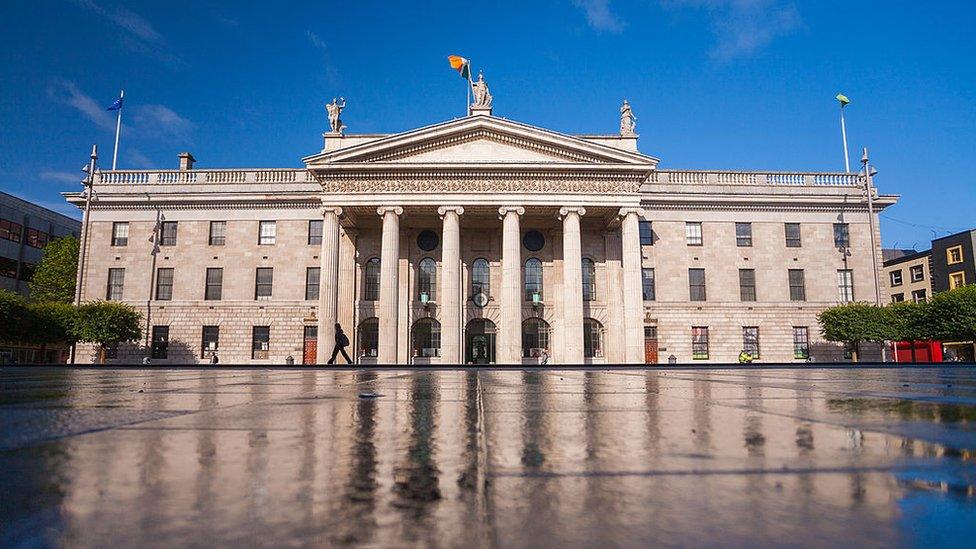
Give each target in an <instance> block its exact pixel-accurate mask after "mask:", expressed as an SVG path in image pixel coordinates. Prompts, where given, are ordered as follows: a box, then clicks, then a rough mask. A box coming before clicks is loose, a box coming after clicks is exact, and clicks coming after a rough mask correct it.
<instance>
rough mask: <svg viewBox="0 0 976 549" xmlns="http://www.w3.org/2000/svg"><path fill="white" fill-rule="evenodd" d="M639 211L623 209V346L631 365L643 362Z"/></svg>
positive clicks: (642, 300)
mask: <svg viewBox="0 0 976 549" xmlns="http://www.w3.org/2000/svg"><path fill="white" fill-rule="evenodd" d="M640 211H641V210H640V209H639V208H621V209H620V216H621V217H622V218H623V219H622V221H621V225H620V236H621V241H622V245H621V248H622V257H621V263H622V264H623V277H624V283H623V291H624V347H625V354H624V358H625V360H626V361H627V362H628V363H630V364H643V363H644V294H643V291H642V290H641V264H642V255H641V243H640V227H639V224H638V219H639V217H638V216H639V213H640Z"/></svg>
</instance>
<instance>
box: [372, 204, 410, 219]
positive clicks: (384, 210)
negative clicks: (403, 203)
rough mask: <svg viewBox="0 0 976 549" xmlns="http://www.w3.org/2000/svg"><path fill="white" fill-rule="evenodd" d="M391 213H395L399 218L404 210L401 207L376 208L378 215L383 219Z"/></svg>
mask: <svg viewBox="0 0 976 549" xmlns="http://www.w3.org/2000/svg"><path fill="white" fill-rule="evenodd" d="M390 212H393V213H395V214H396V215H397V217H399V216H401V215H403V208H401V207H400V206H380V207H379V208H376V215H378V216H380V217H383V216H384V215H386V214H387V213H390Z"/></svg>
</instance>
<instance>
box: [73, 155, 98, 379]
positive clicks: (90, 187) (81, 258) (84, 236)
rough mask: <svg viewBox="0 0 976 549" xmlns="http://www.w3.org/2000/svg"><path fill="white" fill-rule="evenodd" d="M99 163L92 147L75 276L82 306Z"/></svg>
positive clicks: (87, 169) (76, 297)
mask: <svg viewBox="0 0 976 549" xmlns="http://www.w3.org/2000/svg"><path fill="white" fill-rule="evenodd" d="M97 162H98V145H92V151H91V156H89V158H88V165H86V166H84V167H83V168H81V171H83V172H85V179H83V180H82V182H81V184H82V185H83V186H84V187H85V211H84V213H83V214H82V220H81V242H80V244H79V246H78V273H77V275H76V276H75V305H81V286H82V283H83V282H84V273H85V260H86V259H87V257H88V221H89V215H88V212H89V210H90V209H91V201H92V195H93V194H94V192H95V173H96V172H95V165H96V163H97ZM76 349H77V344H75V345H72V346H71V363H72V364H74V363H75V351H76Z"/></svg>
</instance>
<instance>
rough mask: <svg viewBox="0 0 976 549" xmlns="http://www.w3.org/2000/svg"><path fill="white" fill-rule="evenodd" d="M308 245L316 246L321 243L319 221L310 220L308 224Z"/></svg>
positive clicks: (320, 224)
mask: <svg viewBox="0 0 976 549" xmlns="http://www.w3.org/2000/svg"><path fill="white" fill-rule="evenodd" d="M308 243H309V244H316V245H317V244H321V243H322V220H321V219H312V220H310V221H309V222H308Z"/></svg>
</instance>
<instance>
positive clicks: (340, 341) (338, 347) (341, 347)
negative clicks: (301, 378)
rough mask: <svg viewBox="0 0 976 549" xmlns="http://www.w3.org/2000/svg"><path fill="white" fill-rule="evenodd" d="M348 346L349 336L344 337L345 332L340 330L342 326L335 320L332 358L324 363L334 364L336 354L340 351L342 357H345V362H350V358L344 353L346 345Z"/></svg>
mask: <svg viewBox="0 0 976 549" xmlns="http://www.w3.org/2000/svg"><path fill="white" fill-rule="evenodd" d="M348 346H349V338H348V337H346V333H345V332H343V331H342V326H340V325H339V323H338V322H336V325H335V347H333V348H332V358H330V359H329V361H328V362H327V363H326V364H335V361H336V355H338V354H339V353H342V357H343V358H345V359H346V364H352V359H351V358H349V355H348V354H346V347H348Z"/></svg>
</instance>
